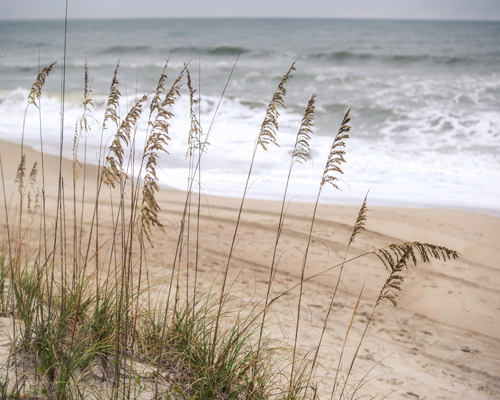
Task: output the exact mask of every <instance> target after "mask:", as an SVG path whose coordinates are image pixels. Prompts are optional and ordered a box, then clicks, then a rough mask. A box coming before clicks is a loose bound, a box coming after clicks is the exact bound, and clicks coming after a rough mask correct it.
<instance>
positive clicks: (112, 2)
mask: <svg viewBox="0 0 500 400" xmlns="http://www.w3.org/2000/svg"><path fill="white" fill-rule="evenodd" d="M64 7H65V0H0V19H46V18H51V19H52V18H63V17H64ZM68 13H69V18H150V17H157V18H158V17H159V18H172V17H287V18H288V17H292V18H293V17H306V18H390V19H392V18H397V19H399V18H403V19H458V20H496V21H499V20H500V0H69V11H68Z"/></svg>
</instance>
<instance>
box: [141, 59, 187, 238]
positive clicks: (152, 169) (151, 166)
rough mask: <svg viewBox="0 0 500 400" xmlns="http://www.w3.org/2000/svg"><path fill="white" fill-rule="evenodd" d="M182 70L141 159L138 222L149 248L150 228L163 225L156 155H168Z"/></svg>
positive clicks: (164, 101)
mask: <svg viewBox="0 0 500 400" xmlns="http://www.w3.org/2000/svg"><path fill="white" fill-rule="evenodd" d="M184 68H185V67H184ZM184 70H185V69H183V70H182V71H181V73H180V74H179V76H178V77H177V79H176V80H175V81H174V83H173V84H172V87H171V88H170V90H169V91H168V93H167V94H166V95H165V99H164V100H163V102H162V103H161V107H160V109H159V110H158V114H157V115H156V118H155V121H154V122H153V129H152V132H151V134H150V135H149V137H148V140H147V142H146V146H145V149H144V155H143V157H142V163H143V164H144V165H145V167H144V169H145V176H144V186H143V188H142V205H141V214H140V217H139V221H138V222H140V227H142V228H143V229H142V231H143V232H144V233H145V234H146V239H147V240H148V242H149V244H150V245H151V247H153V243H152V241H151V235H152V231H151V227H152V226H158V227H160V228H161V229H162V230H163V225H162V223H161V222H160V220H159V219H158V213H159V212H160V206H159V205H158V203H157V202H156V198H155V193H156V192H157V191H158V190H159V189H160V187H159V186H158V177H157V176H156V166H157V160H158V157H159V155H158V153H159V152H164V153H166V154H168V151H167V146H168V141H169V140H170V137H169V136H168V130H169V128H170V124H169V122H168V121H169V120H170V119H171V118H172V117H173V116H174V114H173V113H172V112H171V111H170V110H169V108H171V107H172V106H173V105H174V103H175V100H176V99H177V97H179V96H180V88H181V83H180V81H181V79H182V77H183V75H184ZM138 231H139V225H138Z"/></svg>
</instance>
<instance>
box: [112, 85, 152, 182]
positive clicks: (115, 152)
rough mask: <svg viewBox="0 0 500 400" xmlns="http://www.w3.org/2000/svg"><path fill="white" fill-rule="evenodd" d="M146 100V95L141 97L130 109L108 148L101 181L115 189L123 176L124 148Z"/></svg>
mask: <svg viewBox="0 0 500 400" xmlns="http://www.w3.org/2000/svg"><path fill="white" fill-rule="evenodd" d="M147 99H148V95H147V94H146V95H144V96H142V98H141V99H140V100H138V101H137V103H135V105H134V106H133V107H132V108H131V109H130V111H129V113H128V114H127V117H126V118H125V119H124V120H123V121H122V123H121V124H120V128H119V129H118V131H117V132H116V135H115V137H114V139H113V142H112V143H111V146H110V147H109V155H108V156H107V157H106V165H105V166H104V168H103V170H102V181H103V182H104V183H105V184H107V185H111V186H112V187H115V183H116V182H118V181H119V180H120V176H125V172H124V171H123V155H124V148H123V147H124V146H128V144H129V142H130V137H131V131H132V128H133V127H134V126H135V125H136V124H137V121H138V120H139V117H140V116H141V113H142V104H143V103H144V102H145V101H146V100H147Z"/></svg>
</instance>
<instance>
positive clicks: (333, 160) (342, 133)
mask: <svg viewBox="0 0 500 400" xmlns="http://www.w3.org/2000/svg"><path fill="white" fill-rule="evenodd" d="M350 111H351V110H350V109H349V110H348V111H347V113H346V114H345V116H344V119H343V121H342V124H341V125H340V128H339V131H338V132H337V135H335V139H334V140H333V143H332V147H331V149H330V153H329V154H328V159H327V161H326V166H325V170H324V171H323V178H322V179H321V188H323V186H324V185H325V184H327V183H329V184H330V185H332V186H333V187H334V188H336V189H339V190H340V188H339V187H338V186H337V184H336V183H335V182H336V181H338V178H337V177H336V176H335V175H334V173H336V172H337V173H339V174H343V173H344V172H342V169H341V168H340V166H341V165H342V164H343V163H345V159H344V154H345V151H344V150H341V149H340V148H341V147H345V142H344V139H347V138H348V137H349V136H348V135H346V133H347V132H349V131H350V130H351V127H350V126H348V125H347V124H348V123H349V121H350V120H351V119H350V118H349V112H350Z"/></svg>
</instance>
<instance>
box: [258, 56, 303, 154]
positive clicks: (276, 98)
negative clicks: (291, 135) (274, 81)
mask: <svg viewBox="0 0 500 400" xmlns="http://www.w3.org/2000/svg"><path fill="white" fill-rule="evenodd" d="M294 70H295V63H293V64H292V66H291V67H290V69H289V70H288V72H287V73H286V74H285V76H283V78H282V79H281V81H280V83H279V85H278V89H277V90H276V92H275V93H274V95H273V98H272V100H271V102H270V103H269V105H268V107H267V111H266V116H265V117H264V121H263V122H262V125H261V127H260V133H259V138H258V143H259V144H260V145H261V146H262V148H263V149H264V150H267V147H266V146H267V145H269V144H271V143H272V144H274V145H276V146H278V147H279V144H278V142H277V141H276V131H277V130H278V117H279V115H280V113H279V112H278V106H280V107H283V108H285V103H284V100H283V98H284V97H285V95H286V89H285V84H286V83H287V82H288V79H290V78H291V77H292V75H291V73H292V71H294Z"/></svg>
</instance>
